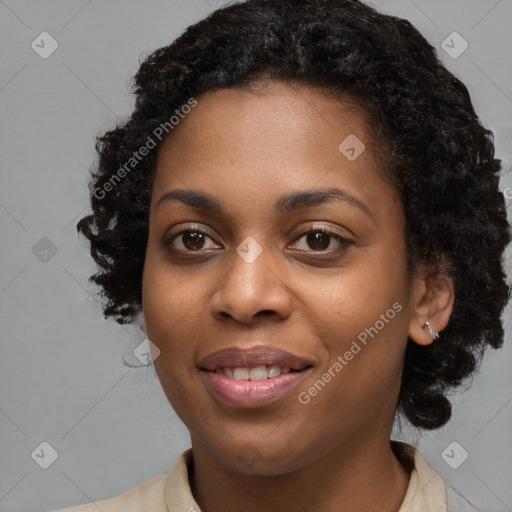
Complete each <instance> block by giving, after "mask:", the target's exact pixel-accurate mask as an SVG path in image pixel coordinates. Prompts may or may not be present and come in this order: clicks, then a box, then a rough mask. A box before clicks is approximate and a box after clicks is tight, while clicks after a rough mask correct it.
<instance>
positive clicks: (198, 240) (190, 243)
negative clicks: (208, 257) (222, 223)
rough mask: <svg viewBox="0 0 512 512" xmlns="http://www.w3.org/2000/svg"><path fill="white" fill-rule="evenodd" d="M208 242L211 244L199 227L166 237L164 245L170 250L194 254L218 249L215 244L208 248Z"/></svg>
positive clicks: (207, 234)
mask: <svg viewBox="0 0 512 512" xmlns="http://www.w3.org/2000/svg"><path fill="white" fill-rule="evenodd" d="M208 240H210V241H212V242H213V239H212V238H211V237H210V236H209V233H208V231H206V230H205V229H203V228H200V227H199V226H194V227H190V228H188V229H184V230H182V231H180V232H179V233H175V234H173V235H171V236H170V237H167V238H166V240H164V245H165V246H166V247H168V248H169V249H171V250H173V249H174V250H177V251H182V252H195V251H200V250H204V249H214V248H216V247H218V246H217V245H216V244H215V243H214V244H213V245H211V246H210V247H209V246H208V244H207V241H208Z"/></svg>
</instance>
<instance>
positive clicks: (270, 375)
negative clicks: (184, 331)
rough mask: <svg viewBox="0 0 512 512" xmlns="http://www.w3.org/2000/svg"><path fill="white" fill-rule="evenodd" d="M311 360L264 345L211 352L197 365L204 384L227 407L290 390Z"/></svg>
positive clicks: (274, 397) (245, 405) (261, 400)
mask: <svg viewBox="0 0 512 512" xmlns="http://www.w3.org/2000/svg"><path fill="white" fill-rule="evenodd" d="M312 366H313V361H311V360H308V359H305V358H301V357H299V356H296V355H294V354H292V353H290V352H285V351H283V350H279V349H276V348H274V347H268V346H263V345H260V346H256V347H252V348H250V349H238V348H228V349H224V350H220V351H218V352H214V353H213V354H210V355H209V356H207V357H206V358H204V359H203V360H201V362H200V364H199V367H200V369H201V370H202V377H203V380H204V384H205V387H206V388H207V389H208V391H209V392H210V393H211V394H212V395H213V396H214V397H215V398H216V399H217V400H219V401H221V402H222V403H224V404H225V405H228V406H231V407H240V408H251V407H260V406H262V405H266V404H269V403H272V402H275V401H276V400H278V399H279V398H281V397H282V396H284V395H286V394H287V393H288V392H289V391H291V390H292V389H293V388H294V387H295V386H296V385H297V384H298V382H299V380H301V379H302V378H303V377H304V375H305V374H306V373H308V371H309V370H310V369H311V367H312Z"/></svg>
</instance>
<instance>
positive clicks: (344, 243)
mask: <svg viewBox="0 0 512 512" xmlns="http://www.w3.org/2000/svg"><path fill="white" fill-rule="evenodd" d="M317 232H319V233H323V234H326V235H328V236H330V237H332V238H334V239H336V240H337V241H338V242H339V247H338V248H337V249H323V250H318V251H315V250H310V251H306V252H308V253H313V254H319V255H321V254H324V255H325V254H330V255H332V254H333V253H338V252H341V251H342V250H344V249H346V248H347V247H348V246H350V245H353V242H352V241H351V240H350V239H348V238H346V237H344V236H342V235H340V234H339V233H337V232H335V231H334V230H332V229H330V228H329V227H327V226H311V227H310V228H309V229H308V230H307V231H304V232H302V233H301V234H299V235H298V236H297V237H296V238H295V240H294V242H297V241H298V240H300V239H301V238H303V237H304V236H306V235H308V234H309V233H317ZM184 233H201V234H203V235H205V236H207V237H208V238H210V239H211V240H214V239H213V237H212V236H211V234H210V232H209V231H207V230H206V229H204V228H203V227H201V226H190V227H188V228H186V229H183V230H181V231H179V232H178V233H174V234H172V235H170V236H168V237H166V238H165V239H164V241H163V245H164V246H165V247H166V248H167V249H169V251H172V252H175V253H181V254H183V253H191V254H193V253H200V252H201V249H198V250H183V249H176V248H173V247H172V242H173V241H174V240H175V239H177V238H179V237H180V236H181V235H183V234H184ZM214 241H215V240H214ZM298 251H301V250H300V249H299V250H298Z"/></svg>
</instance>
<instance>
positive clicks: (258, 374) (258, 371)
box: [249, 366, 267, 380]
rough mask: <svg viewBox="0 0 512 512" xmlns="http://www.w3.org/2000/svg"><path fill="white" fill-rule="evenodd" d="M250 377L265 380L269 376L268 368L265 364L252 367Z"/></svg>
mask: <svg viewBox="0 0 512 512" xmlns="http://www.w3.org/2000/svg"><path fill="white" fill-rule="evenodd" d="M249 377H250V379H251V380H264V379H266V378H267V368H266V367H265V366H256V368H251V371H250V372H249Z"/></svg>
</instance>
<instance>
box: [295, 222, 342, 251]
mask: <svg viewBox="0 0 512 512" xmlns="http://www.w3.org/2000/svg"><path fill="white" fill-rule="evenodd" d="M302 239H305V244H304V245H306V246H307V247H304V246H303V247H302V248H300V249H301V250H305V251H307V252H316V251H328V252H336V251H339V250H341V249H344V248H346V247H347V246H349V245H351V244H352V242H351V241H350V240H349V239H348V238H345V237H343V236H341V235H339V234H338V233H335V232H333V231H331V230H330V229H327V228H321V229H312V230H309V231H307V232H306V233H303V234H302V235H301V236H300V237H299V238H297V241H299V240H302ZM333 240H334V241H335V244H334V245H335V247H334V248H333V247H332V246H331V242H332V241H333ZM308 249H312V251H309V250H308Z"/></svg>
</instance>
